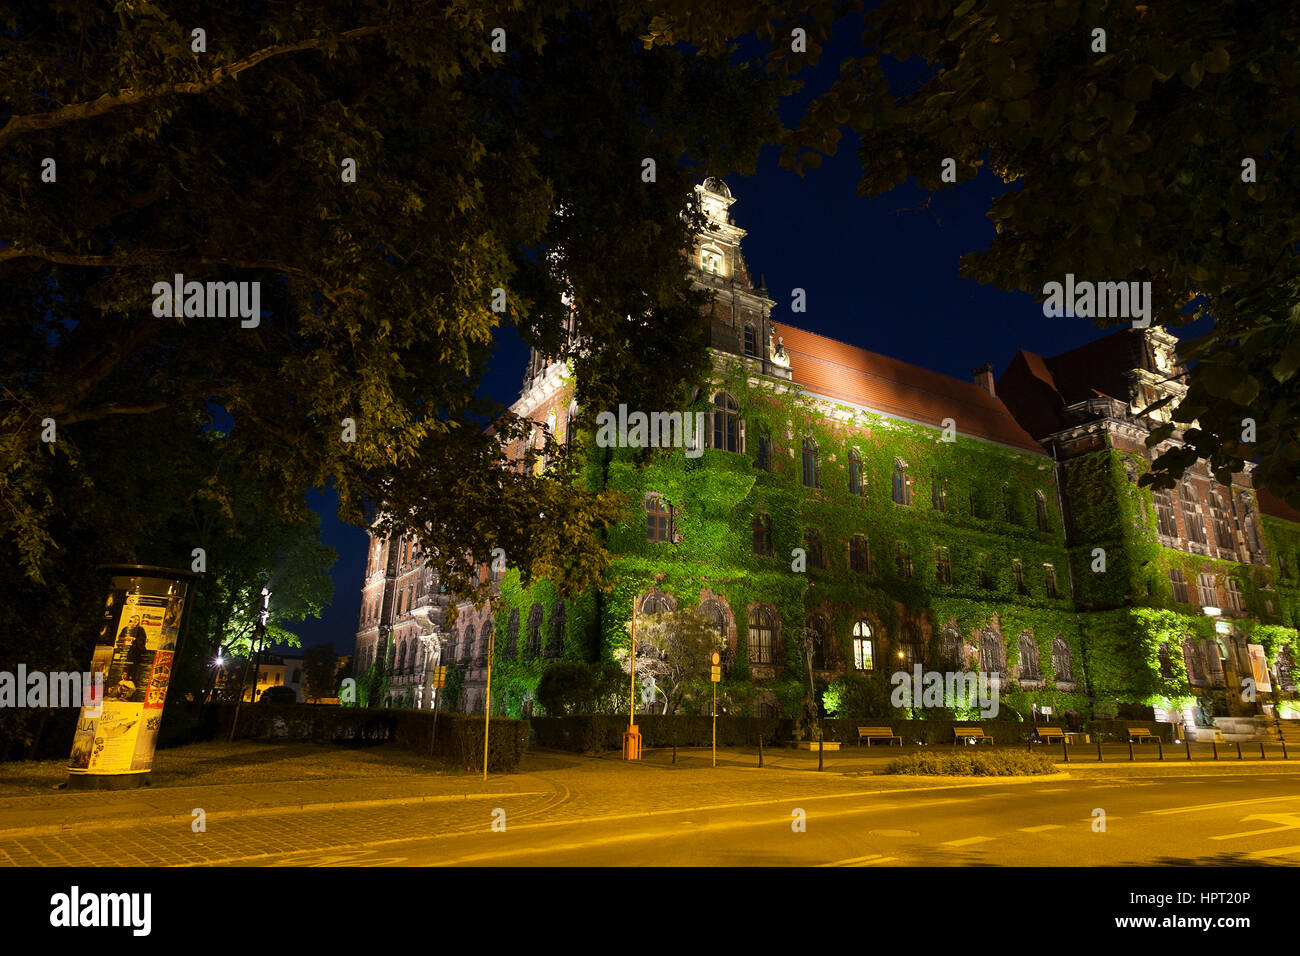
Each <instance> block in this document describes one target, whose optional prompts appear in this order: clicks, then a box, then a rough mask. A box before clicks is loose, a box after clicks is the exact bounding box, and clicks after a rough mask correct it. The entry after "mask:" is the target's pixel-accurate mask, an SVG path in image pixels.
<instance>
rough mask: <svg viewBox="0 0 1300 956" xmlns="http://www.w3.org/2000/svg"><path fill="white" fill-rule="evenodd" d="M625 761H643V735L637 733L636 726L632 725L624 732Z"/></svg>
mask: <svg viewBox="0 0 1300 956" xmlns="http://www.w3.org/2000/svg"><path fill="white" fill-rule="evenodd" d="M623 759H624V760H640V759H641V734H640V733H638V732H637V729H636V724H632V725H630V726H629V727H628V728H627V730H625V731H623Z"/></svg>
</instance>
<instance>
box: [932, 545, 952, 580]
mask: <svg viewBox="0 0 1300 956" xmlns="http://www.w3.org/2000/svg"><path fill="white" fill-rule="evenodd" d="M934 574H935V579H936V580H937V581H938V582H939V583H940V584H952V556H951V555H950V554H949V553H948V549H947V548H935V549H934Z"/></svg>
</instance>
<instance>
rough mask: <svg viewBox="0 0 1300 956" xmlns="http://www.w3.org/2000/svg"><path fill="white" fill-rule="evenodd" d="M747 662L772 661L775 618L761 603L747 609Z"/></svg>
mask: <svg viewBox="0 0 1300 956" xmlns="http://www.w3.org/2000/svg"><path fill="white" fill-rule="evenodd" d="M748 631H749V634H748V637H749V662H750V663H751V664H771V663H774V654H775V649H776V619H775V618H774V616H773V614H772V612H771V611H770V610H768V609H767V608H766V607H763V606H762V605H761V604H756V605H754V606H753V607H751V608H750V609H749V628H748Z"/></svg>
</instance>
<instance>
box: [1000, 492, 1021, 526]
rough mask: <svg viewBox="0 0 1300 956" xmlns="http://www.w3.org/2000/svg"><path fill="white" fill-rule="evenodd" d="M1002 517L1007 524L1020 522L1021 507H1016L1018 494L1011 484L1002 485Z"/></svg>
mask: <svg viewBox="0 0 1300 956" xmlns="http://www.w3.org/2000/svg"><path fill="white" fill-rule="evenodd" d="M1002 517H1003V518H1005V519H1006V522H1007V524H1020V509H1019V508H1017V507H1016V495H1015V492H1014V491H1012V490H1011V486H1010V485H1003V486H1002Z"/></svg>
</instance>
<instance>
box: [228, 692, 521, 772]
mask: <svg viewBox="0 0 1300 956" xmlns="http://www.w3.org/2000/svg"><path fill="white" fill-rule="evenodd" d="M234 713H235V705H234V704H222V705H220V718H219V719H220V727H221V733H222V734H223V735H228V734H229V733H230V724H231V721H232V720H233V719H234ZM437 719H438V733H437V739H436V741H435V740H434V733H433V721H434V715H433V714H432V713H431V712H429V711H427V710H401V709H391V710H390V709H380V708H366V707H329V706H321V705H316V704H283V705H279V704H258V705H257V706H254V707H249V706H245V707H244V708H242V709H241V710H240V712H239V734H238V737H239V739H241V740H248V739H261V740H303V741H312V742H314V743H325V744H351V745H353V746H358V745H360V746H365V745H374V744H381V743H392V744H394V745H396V746H398V747H401V748H402V749H403V750H413V751H416V752H418V753H425V754H428V753H430V749H431V747H433V746H435V745H436V750H434V753H436V754H437V755H439V756H441V757H444V758H446V759H449V760H453V761H457V762H459V763H460V764H462V765H463V766H464V767H465V769H467V770H478V769H481V768H482V766H483V718H482V717H481V716H472V715H466V714H449V713H439V714H438V715H437ZM489 733H490V739H489V742H488V769H489V770H495V771H498V772H502V773H508V772H511V771H514V770H516V769H517V768H518V767H519V761H520V760H521V759H522V758H523V755H524V753H525V752H526V751H527V750H528V737H529V728H528V722H527V721H525V720H514V719H512V718H509V717H493V718H492V723H491V728H490V731H489Z"/></svg>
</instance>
